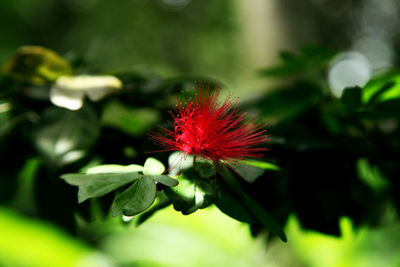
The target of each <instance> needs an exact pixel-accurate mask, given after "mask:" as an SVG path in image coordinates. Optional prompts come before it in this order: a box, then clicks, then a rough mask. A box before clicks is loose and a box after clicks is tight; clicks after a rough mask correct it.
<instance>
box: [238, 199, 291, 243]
mask: <svg viewBox="0 0 400 267" xmlns="http://www.w3.org/2000/svg"><path fill="white" fill-rule="evenodd" d="M241 197H242V200H243V203H244V205H245V206H246V207H247V208H248V210H249V211H250V213H251V214H252V215H254V217H255V218H257V219H258V220H259V221H260V222H261V223H262V224H263V225H264V226H265V227H266V228H267V229H268V230H269V231H271V232H272V233H274V234H276V235H277V236H278V237H279V238H280V239H281V240H282V241H283V242H286V241H287V238H286V235H285V233H284V232H283V229H282V227H281V226H280V225H279V223H278V222H277V221H276V220H275V219H274V218H272V216H271V215H269V214H268V213H267V211H265V209H264V208H263V207H261V206H260V204H258V203H257V202H256V201H255V200H254V199H252V198H251V197H250V196H248V195H247V194H245V193H242V194H241Z"/></svg>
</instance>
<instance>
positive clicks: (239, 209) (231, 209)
mask: <svg viewBox="0 0 400 267" xmlns="http://www.w3.org/2000/svg"><path fill="white" fill-rule="evenodd" d="M215 205H216V206H217V207H218V209H220V210H221V211H222V212H223V213H225V214H226V215H228V216H230V217H232V218H234V219H236V220H238V221H241V222H247V223H254V219H253V218H252V216H251V215H250V213H249V212H248V211H247V209H246V207H245V206H244V205H243V203H242V202H241V201H240V200H239V199H238V198H237V197H236V196H235V195H233V194H232V193H231V192H230V191H228V190H226V189H225V188H224V187H222V186H218V189H217V192H216V198H215Z"/></svg>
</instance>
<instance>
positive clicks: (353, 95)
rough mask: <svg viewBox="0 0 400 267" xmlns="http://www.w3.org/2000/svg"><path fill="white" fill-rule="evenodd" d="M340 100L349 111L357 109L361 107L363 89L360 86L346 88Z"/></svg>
mask: <svg viewBox="0 0 400 267" xmlns="http://www.w3.org/2000/svg"><path fill="white" fill-rule="evenodd" d="M340 101H341V102H342V103H343V105H344V106H345V107H346V109H347V110H348V111H356V110H357V109H358V108H360V107H361V89H360V88H359V87H351V88H346V89H344V91H343V94H342V97H341V98H340Z"/></svg>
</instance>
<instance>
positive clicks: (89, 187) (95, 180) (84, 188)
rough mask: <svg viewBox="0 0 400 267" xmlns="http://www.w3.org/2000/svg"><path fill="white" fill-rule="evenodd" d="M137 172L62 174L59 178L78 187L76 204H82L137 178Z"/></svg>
mask: <svg viewBox="0 0 400 267" xmlns="http://www.w3.org/2000/svg"><path fill="white" fill-rule="evenodd" d="M141 176H143V175H141V174H139V173H138V172H130V173H102V174H64V175H62V176H61V178H62V179H64V180H65V181H66V182H67V183H69V184H71V185H76V186H79V191H78V202H79V203H82V202H83V201H85V200H86V199H89V198H92V197H101V196H103V195H105V194H107V193H109V192H111V191H113V190H115V189H117V188H119V187H121V186H124V185H126V184H128V183H130V182H132V181H134V180H136V179H138V178H140V177H141Z"/></svg>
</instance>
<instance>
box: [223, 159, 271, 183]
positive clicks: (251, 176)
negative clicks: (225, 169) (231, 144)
mask: <svg viewBox="0 0 400 267" xmlns="http://www.w3.org/2000/svg"><path fill="white" fill-rule="evenodd" d="M229 166H231V168H232V169H233V171H234V172H235V173H236V174H238V175H239V176H240V177H242V178H243V179H244V180H245V181H246V182H248V183H253V182H254V181H255V180H257V178H258V177H260V176H261V175H262V174H263V173H264V172H265V170H263V169H261V168H258V167H254V166H248V165H243V164H240V163H234V164H230V165H229Z"/></svg>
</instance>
